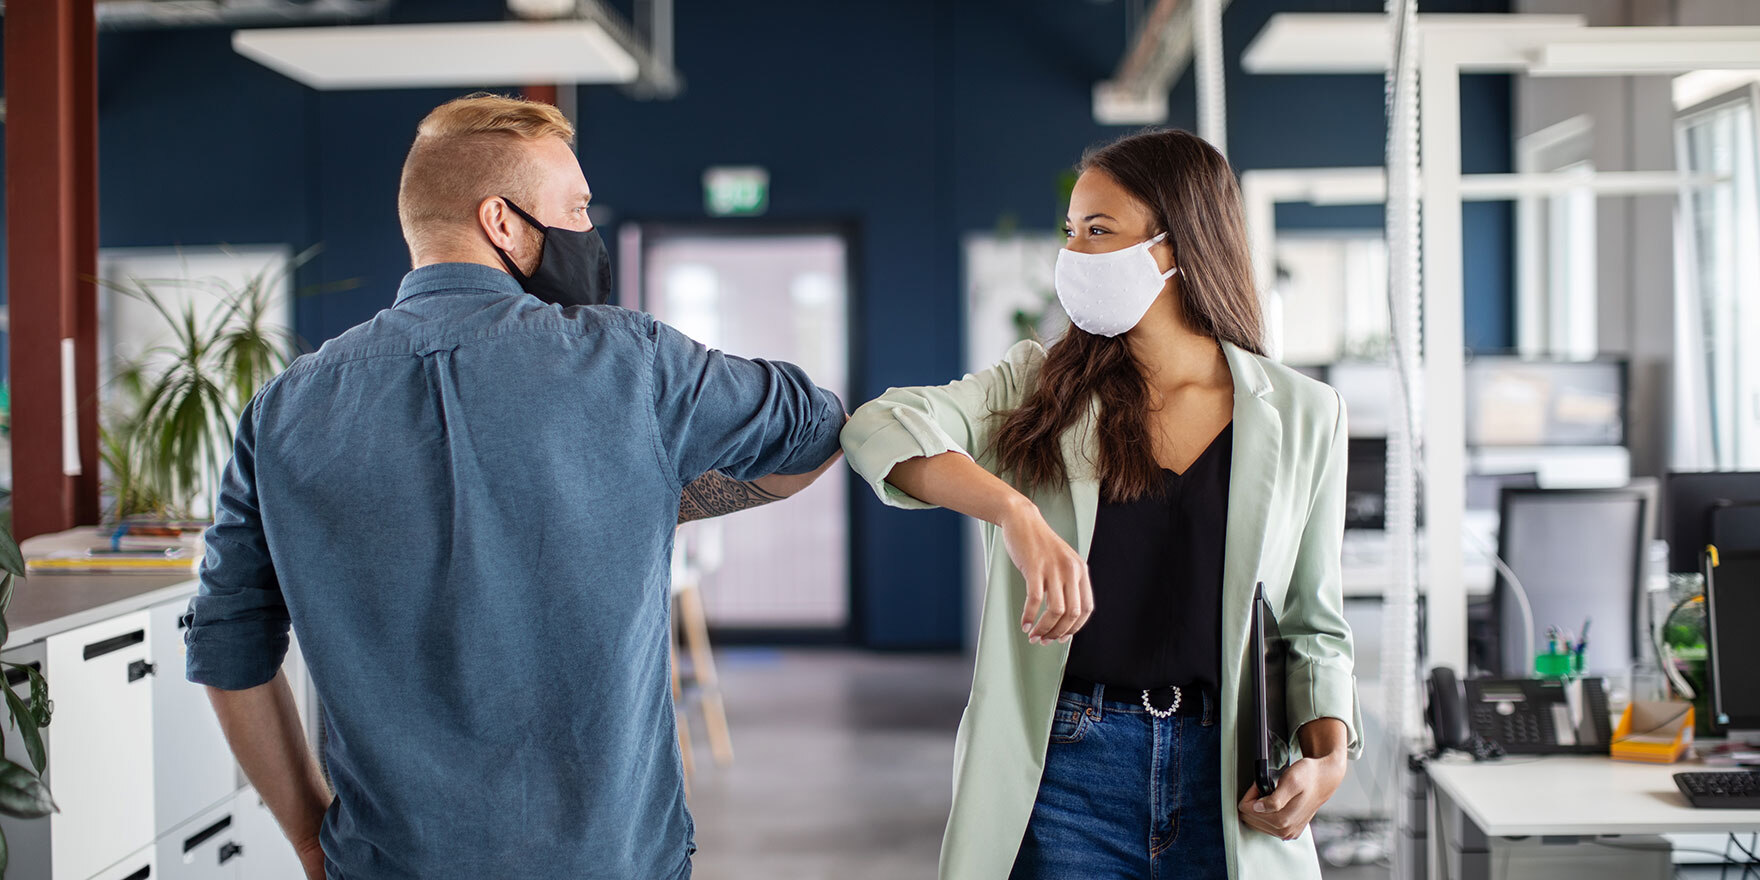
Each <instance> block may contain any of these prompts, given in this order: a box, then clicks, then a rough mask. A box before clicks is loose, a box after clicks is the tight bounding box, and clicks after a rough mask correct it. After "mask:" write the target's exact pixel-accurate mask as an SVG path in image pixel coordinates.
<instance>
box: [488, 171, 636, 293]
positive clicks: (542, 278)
mask: <svg viewBox="0 0 1760 880" xmlns="http://www.w3.org/2000/svg"><path fill="white" fill-rule="evenodd" d="M502 201H504V202H506V203H507V207H509V208H512V209H513V213H515V214H518V215H519V216H520V217H521V218H522V219H524V220H525V221H526V222H527V223H530V224H532V227H533V228H534V229H536V230H538V231H539V232H542V233H544V249H543V250H542V251H541V252H539V254H538V266H537V268H535V269H533V270H532V274H530V275H527V274H526V273H524V272H521V271H520V270H519V265H518V264H517V263H515V262H514V261H513V258H512V257H510V256H508V255H507V252H506V251H504V250H502V249H501V248H500V247H499V246H495V251H496V253H499V254H500V255H501V262H502V263H503V264H505V265H506V266H507V271H508V273H509V274H511V275H513V277H514V278H515V279H516V280H518V281H519V286H520V287H521V288H522V289H524V290H525V292H526V293H529V294H531V295H532V296H535V297H537V298H538V299H541V300H543V301H545V302H548V303H555V304H557V305H559V306H564V307H566V306H602V305H604V304H606V303H608V302H610V301H611V255H610V254H607V253H606V252H605V242H604V241H603V240H602V239H600V238H599V230H597V229H589V230H587V231H586V232H581V231H580V230H578V229H563V228H561V227H558V226H545V225H544V224H542V223H539V222H538V221H537V218H535V217H533V216H532V215H530V214H527V213H526V212H525V211H524V210H523V209H522V208H520V206H518V205H516V204H514V203H513V200H512V199H509V198H506V197H503V198H502Z"/></svg>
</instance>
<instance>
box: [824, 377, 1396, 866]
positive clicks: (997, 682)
mask: <svg viewBox="0 0 1760 880" xmlns="http://www.w3.org/2000/svg"><path fill="white" fill-rule="evenodd" d="M1223 350H1224V353H1225V354H1226V356H1227V359H1228V367H1229V371H1230V372H1231V373H1232V374H1233V376H1234V386H1235V395H1234V450H1233V453H1234V458H1233V463H1232V470H1231V471H1230V475H1229V494H1228V539H1227V540H1228V547H1227V551H1226V558H1225V561H1224V565H1223V608H1222V639H1221V642H1222V683H1221V694H1220V698H1221V699H1220V702H1221V709H1222V725H1223V727H1222V731H1223V736H1222V789H1221V790H1220V791H1218V792H1217V797H1219V798H1220V799H1221V801H1222V820H1223V839H1224V842H1225V845H1226V848H1227V852H1228V873H1229V876H1230V877H1233V878H1247V880H1258V878H1277V880H1288V878H1302V877H1311V878H1316V880H1318V878H1319V876H1320V865H1319V860H1318V859H1317V858H1316V856H1315V852H1314V842H1313V836H1312V834H1310V833H1304V834H1303V835H1302V836H1301V837H1300V838H1299V839H1297V840H1294V841H1288V842H1286V841H1282V840H1279V839H1277V838H1276V837H1272V836H1270V835H1267V834H1262V833H1260V832H1258V831H1254V830H1252V829H1250V828H1246V827H1244V826H1242V825H1241V824H1240V822H1239V817H1238V815H1237V813H1236V811H1235V804H1236V803H1238V802H1239V800H1240V798H1241V795H1242V794H1244V793H1245V791H1246V789H1247V788H1248V787H1249V786H1250V785H1251V782H1250V780H1251V773H1250V771H1249V769H1248V768H1249V767H1250V763H1249V760H1248V756H1247V755H1246V754H1245V753H1244V752H1245V742H1244V741H1245V739H1246V737H1247V736H1248V732H1247V731H1248V728H1247V722H1246V720H1245V719H1247V718H1249V717H1250V716H1249V715H1248V712H1247V706H1248V701H1249V699H1250V698H1251V695H1252V690H1251V686H1250V684H1249V683H1248V682H1249V673H1248V665H1247V663H1248V658H1247V644H1248V641H1247V628H1248V622H1249V618H1250V615H1251V611H1252V598H1253V585H1254V584H1255V583H1257V582H1259V581H1264V583H1265V592H1266V597H1267V598H1268V599H1269V600H1270V602H1271V604H1272V606H1273V608H1275V609H1276V610H1277V612H1278V614H1277V616H1278V622H1279V625H1280V627H1281V629H1282V632H1283V634H1284V636H1285V637H1286V638H1287V639H1288V641H1289V644H1290V660H1289V665H1288V668H1287V673H1286V674H1287V682H1286V687H1285V694H1286V703H1287V709H1288V713H1289V722H1290V729H1291V730H1295V729H1298V728H1299V727H1300V726H1301V725H1303V724H1305V723H1307V722H1309V721H1312V720H1314V719H1316V718H1327V717H1330V718H1338V719H1340V720H1342V721H1344V722H1345V723H1346V724H1348V725H1349V726H1350V753H1351V756H1352V757H1353V758H1354V757H1357V756H1359V755H1360V754H1361V753H1362V743H1361V739H1360V738H1361V731H1362V727H1363V726H1362V721H1361V715H1360V713H1359V710H1358V705H1357V695H1356V679H1355V677H1354V676H1353V674H1352V660H1351V635H1350V628H1349V627H1348V626H1347V625H1346V624H1345V620H1344V597H1343V590H1342V586H1341V583H1340V565H1339V549H1340V543H1341V541H1342V540H1343V537H1344V479H1345V436H1346V434H1345V414H1344V404H1343V402H1342V401H1341V400H1340V399H1339V397H1338V394H1337V393H1336V392H1334V391H1333V390H1332V389H1331V388H1329V387H1327V386H1326V385H1323V384H1321V383H1319V382H1316V381H1314V380H1312V379H1309V378H1307V377H1306V376H1303V375H1301V374H1300V373H1297V372H1295V371H1294V370H1291V369H1289V368H1288V367H1285V366H1283V365H1281V364H1278V363H1276V362H1275V361H1272V360H1269V359H1267V358H1262V357H1259V356H1257V355H1254V354H1252V353H1251V352H1248V351H1245V350H1243V349H1241V348H1238V347H1235V346H1233V345H1228V344H1226V343H1224V345H1223ZM1044 361H1045V349H1044V348H1043V347H1042V346H1040V345H1039V344H1038V343H1036V342H1022V343H1020V344H1018V345H1016V346H1015V347H1014V348H1012V349H1010V350H1009V352H1008V355H1007V356H1006V357H1005V358H1004V359H1003V361H1002V362H1001V363H999V364H997V365H996V366H994V367H991V368H990V369H988V370H985V371H983V372H981V373H978V374H976V375H968V376H966V377H965V378H964V379H961V380H960V381H958V382H954V383H952V384H950V385H941V386H937V387H922V388H893V389H891V390H889V391H887V392H886V393H885V394H883V395H881V396H880V397H879V398H878V399H876V400H874V401H871V402H869V403H867V404H865V405H863V406H862V407H861V408H860V409H858V410H856V412H855V415H853V416H852V417H851V418H850V420H849V423H848V425H846V426H845V427H844V429H843V449H844V452H845V454H846V455H847V456H848V458H849V463H850V466H851V467H852V468H854V469H855V471H856V473H858V474H860V475H861V476H862V478H863V479H865V480H866V481H867V482H868V484H869V485H870V486H871V487H872V488H873V490H874V492H875V493H876V494H877V495H879V496H880V499H881V500H882V501H884V502H885V503H887V504H889V505H891V506H893V507H900V508H905V509H912V510H914V509H923V508H927V507H930V506H931V505H928V504H925V503H923V502H922V501H919V500H917V499H916V498H912V497H911V496H909V495H907V494H905V493H904V492H902V491H900V490H899V489H898V488H897V487H895V486H892V485H891V484H889V483H887V482H886V476H887V475H888V474H890V473H891V472H892V468H893V466H894V465H896V464H898V463H899V462H901V461H905V460H907V459H911V458H916V457H918V456H931V455H939V454H941V453H943V452H961V453H964V454H967V455H970V456H971V457H972V458H973V459H974V460H976V461H977V462H978V464H980V465H982V466H983V467H984V468H986V469H987V470H989V471H991V472H992V473H996V472H997V463H996V459H995V456H994V453H993V450H991V448H990V447H991V443H990V437H991V432H992V431H993V430H994V428H995V427H996V425H997V419H996V417H995V416H994V414H995V413H999V412H1007V411H1009V410H1012V409H1014V408H1016V407H1018V406H1019V405H1020V404H1021V402H1022V401H1023V400H1024V399H1025V398H1026V396H1027V394H1028V393H1029V392H1030V391H1031V390H1032V389H1033V387H1034V383H1035V381H1036V380H1037V377H1038V373H1039V368H1040V366H1041V365H1042V364H1043V363H1044ZM1098 408H1099V407H1098V403H1097V402H1096V403H1093V404H1090V406H1089V410H1088V414H1087V416H1086V417H1085V418H1084V419H1082V420H1081V422H1080V423H1079V424H1077V425H1075V426H1073V427H1071V428H1070V429H1069V430H1068V431H1066V432H1065V434H1064V435H1063V438H1062V446H1063V459H1064V464H1065V467H1066V468H1067V470H1068V476H1069V478H1068V480H1067V482H1066V483H1065V484H1063V485H1057V486H1052V487H1048V488H1045V489H1041V490H1039V491H1036V492H1030V493H1028V494H1029V497H1031V498H1032V500H1033V502H1034V503H1035V504H1037V505H1038V507H1039V510H1040V511H1041V512H1042V513H1043V514H1044V517H1045V521H1046V522H1047V523H1049V524H1050V526H1051V527H1052V528H1053V529H1055V530H1056V531H1057V533H1058V534H1060V535H1062V536H1063V538H1064V540H1066V541H1068V542H1069V543H1070V545H1071V546H1072V547H1074V548H1075V549H1076V550H1077V552H1079V553H1080V554H1081V555H1082V556H1083V557H1084V558H1086V557H1087V554H1088V548H1089V545H1090V543H1091V540H1092V538H1093V535H1094V515H1095V513H1096V511H1097V509H1098V507H1099V496H1100V486H1099V482H1098V479H1097V477H1096V474H1095V469H1094V465H1093V464H1092V462H1096V461H1098V460H1099V456H1098V452H1097V448H1098V447H1097V445H1096V443H1095V437H1094V427H1095V423H1096V416H1097V415H1098ZM984 550H985V558H986V568H987V571H988V585H987V587H986V591H985V598H984V609H983V612H982V615H983V616H982V619H981V622H980V625H979V635H978V650H977V661H976V663H977V665H976V668H975V669H974V671H973V676H972V694H971V698H970V699H969V700H968V702H967V704H966V711H965V715H964V717H963V718H962V719H961V721H960V726H959V737H958V740H957V742H956V745H955V747H954V770H953V777H954V778H953V811H952V814H951V815H950V816H949V817H948V821H947V831H946V835H945V836H944V838H943V840H942V844H941V871H940V876H941V877H942V878H944V880H1004V878H1006V877H1007V876H1008V873H1009V870H1010V868H1011V867H1012V866H1013V864H1014V858H1015V854H1016V852H1017V851H1018V850H1019V848H1020V842H1021V838H1022V835H1023V834H1024V832H1025V830H1026V827H1027V820H1028V818H1029V816H1030V815H1031V814H1032V809H1033V802H1034V799H1035V798H1036V797H1037V795H1038V791H1039V778H1040V775H1041V773H1042V772H1043V771H1044V768H1045V750H1046V743H1047V741H1048V740H1049V738H1050V734H1051V720H1052V713H1053V711H1054V710H1055V708H1056V705H1057V693H1058V687H1059V685H1060V683H1061V682H1062V680H1063V666H1064V662H1065V660H1066V659H1067V658H1068V657H1069V648H1068V646H1065V645H1048V646H1035V645H1030V644H1028V643H1027V637H1026V636H1025V635H1024V634H1023V633H1022V632H1021V630H1020V624H1019V618H1020V611H1021V607H1022V605H1023V604H1024V603H1025V601H1026V583H1025V581H1024V579H1023V578H1022V577H1021V574H1020V571H1019V570H1018V569H1016V568H1015V566H1014V563H1013V561H1012V560H1010V559H1009V557H1008V552H1007V550H1006V549H1004V547H1003V546H1002V541H1001V540H1000V535H999V534H998V530H997V528H996V527H995V526H991V525H986V526H985V527H984ZM1098 601H1105V600H1104V598H1101V599H1099V600H1098ZM1284 748H1285V749H1286V750H1288V752H1289V754H1290V755H1292V756H1293V755H1294V754H1295V753H1296V751H1297V747H1296V746H1295V745H1294V744H1285V745H1284Z"/></svg>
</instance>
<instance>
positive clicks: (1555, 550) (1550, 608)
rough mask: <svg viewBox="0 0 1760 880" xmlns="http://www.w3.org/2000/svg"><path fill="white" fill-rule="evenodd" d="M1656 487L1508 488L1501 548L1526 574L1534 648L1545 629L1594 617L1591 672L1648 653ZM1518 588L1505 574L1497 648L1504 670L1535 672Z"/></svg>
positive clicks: (1623, 669) (1624, 667)
mask: <svg viewBox="0 0 1760 880" xmlns="http://www.w3.org/2000/svg"><path fill="white" fill-rule="evenodd" d="M1654 499H1655V488H1654V485H1653V484H1649V483H1634V484H1633V485H1632V486H1630V487H1627V488H1621V489H1505V490H1504V491H1503V493H1502V501H1501V504H1500V505H1499V506H1500V510H1501V518H1500V521H1499V524H1498V531H1497V534H1498V538H1497V552H1498V555H1499V556H1501V557H1502V558H1503V560H1504V562H1505V563H1506V564H1507V565H1508V566H1509V567H1510V570H1511V571H1513V572H1514V573H1515V576H1516V577H1517V578H1519V579H1520V581H1521V585H1522V587H1523V588H1525V590H1526V592H1527V596H1528V601H1529V604H1530V605H1531V606H1532V608H1533V612H1534V621H1533V624H1534V630H1535V632H1534V650H1535V652H1536V653H1540V652H1544V651H1545V650H1546V648H1547V644H1546V630H1547V628H1548V627H1552V626H1557V627H1561V628H1564V629H1566V630H1569V631H1571V632H1573V633H1576V632H1577V631H1578V630H1580V629H1581V628H1582V627H1583V624H1584V621H1585V620H1588V621H1590V622H1591V623H1590V631H1589V633H1588V648H1587V651H1586V653H1585V657H1584V667H1585V671H1587V672H1588V673H1590V674H1595V675H1610V676H1615V677H1616V679H1617V678H1623V677H1624V676H1625V675H1626V674H1627V673H1629V672H1630V669H1631V666H1632V663H1633V662H1634V661H1635V660H1637V659H1638V658H1639V657H1640V656H1642V655H1641V653H1640V649H1639V630H1640V628H1641V621H1642V619H1643V618H1642V616H1641V615H1640V613H1639V610H1638V609H1639V601H1640V598H1641V597H1642V595H1643V580H1644V561H1645V549H1646V545H1647V540H1648V537H1649V535H1650V534H1651V516H1652V513H1651V511H1652V510H1653V509H1654V507H1655V501H1654ZM1514 589H1515V588H1514V586H1513V585H1511V584H1510V583H1509V582H1508V581H1507V579H1506V578H1505V577H1504V576H1503V575H1502V574H1501V573H1499V575H1498V578H1497V584H1496V587H1495V589H1494V591H1493V595H1492V612H1493V615H1494V618H1495V620H1496V627H1495V629H1496V634H1497V635H1496V639H1497V643H1498V644H1497V647H1496V649H1495V651H1494V652H1493V654H1492V657H1494V658H1495V659H1496V661H1497V668H1498V669H1499V671H1500V674H1502V675H1503V676H1505V677H1509V678H1526V677H1529V676H1532V675H1533V674H1534V671H1533V666H1532V663H1533V660H1532V658H1530V657H1526V656H1524V649H1525V647H1526V642H1525V640H1524V639H1523V638H1522V633H1521V626H1522V614H1521V609H1520V606H1519V605H1518V603H1517V599H1516V597H1515V594H1514Z"/></svg>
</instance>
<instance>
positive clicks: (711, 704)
mask: <svg viewBox="0 0 1760 880" xmlns="http://www.w3.org/2000/svg"><path fill="white" fill-rule="evenodd" d="M688 544H689V542H688V540H687V539H686V537H685V534H684V533H683V532H681V533H680V534H679V536H678V539H677V540H676V541H674V543H673V552H672V620H673V625H672V628H671V631H672V638H671V658H672V701H673V705H674V706H675V707H676V711H677V714H678V745H679V749H680V750H681V751H682V752H683V753H684V769H685V779H686V782H687V784H688V782H689V780H690V776H691V774H692V773H693V772H694V771H695V768H696V762H695V760H694V759H693V757H692V755H691V740H690V724H689V721H688V719H687V715H686V711H685V710H686V702H685V698H684V697H685V685H686V684H687V683H688V684H691V685H694V688H693V689H694V690H695V692H696V694H697V696H698V702H699V704H700V705H701V707H702V710H703V726H704V728H706V729H707V731H708V734H709V751H710V754H711V755H713V756H714V758H715V764H716V765H717V766H720V767H726V766H728V765H730V764H732V763H733V738H732V736H731V734H730V733H729V731H728V726H727V707H726V704H725V702H724V701H723V700H722V697H721V679H720V676H718V675H717V674H716V672H715V654H714V651H713V650H712V649H711V648H710V645H709V621H708V617H707V615H706V614H705V613H704V611H703V594H702V590H701V589H700V586H699V585H700V583H701V574H702V572H701V569H700V568H699V567H698V564H697V563H698V560H695V559H692V558H691V554H690V553H689V552H688ZM681 638H682V639H683V642H684V649H685V650H686V651H687V652H689V655H690V661H691V665H690V674H689V675H688V676H686V675H685V674H684V672H683V671H682V670H681V669H680V668H679V641H680V639H681Z"/></svg>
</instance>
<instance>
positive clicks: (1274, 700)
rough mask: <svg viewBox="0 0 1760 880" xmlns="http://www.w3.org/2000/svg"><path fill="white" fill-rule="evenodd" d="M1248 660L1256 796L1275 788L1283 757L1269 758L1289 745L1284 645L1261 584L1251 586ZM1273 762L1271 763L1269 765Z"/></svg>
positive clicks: (1279, 755) (1263, 586) (1268, 792)
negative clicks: (1250, 639) (1251, 617)
mask: <svg viewBox="0 0 1760 880" xmlns="http://www.w3.org/2000/svg"><path fill="white" fill-rule="evenodd" d="M1251 638H1252V642H1253V643H1252V645H1251V646H1249V650H1248V653H1249V655H1250V656H1251V658H1252V666H1253V668H1252V673H1253V776H1254V781H1255V782H1257V783H1258V784H1259V796H1260V797H1264V796H1266V795H1268V794H1270V793H1271V792H1273V791H1275V790H1276V789H1277V774H1278V773H1280V772H1281V771H1282V770H1283V757H1284V756H1283V755H1282V754H1278V755H1276V756H1275V758H1274V757H1273V754H1272V753H1273V751H1274V750H1275V749H1277V747H1278V745H1279V744H1281V743H1286V742H1289V716H1288V714H1287V712H1286V711H1285V709H1284V703H1283V683H1284V657H1285V654H1286V651H1287V646H1286V645H1285V643H1284V641H1283V635H1282V634H1281V633H1279V632H1278V631H1277V615H1276V614H1275V613H1273V612H1272V610H1271V603H1269V602H1267V601H1265V584H1264V583H1263V582H1261V583H1259V584H1258V585H1256V586H1254V587H1253V627H1252V633H1251ZM1274 761H1275V764H1274V763H1273V762H1274Z"/></svg>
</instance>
